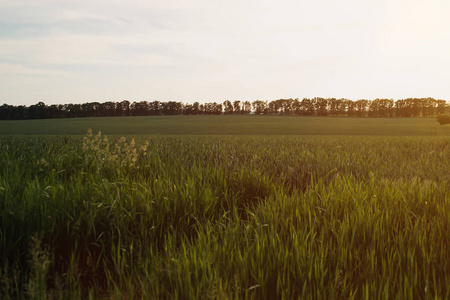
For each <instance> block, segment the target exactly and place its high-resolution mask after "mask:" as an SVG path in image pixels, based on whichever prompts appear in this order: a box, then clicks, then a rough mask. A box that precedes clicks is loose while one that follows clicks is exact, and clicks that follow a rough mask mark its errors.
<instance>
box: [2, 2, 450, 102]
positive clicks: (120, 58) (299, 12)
mask: <svg viewBox="0 0 450 300" xmlns="http://www.w3.org/2000/svg"><path fill="white" fill-rule="evenodd" d="M449 15H450V1H448V0H315V1H312V0H309V1H306V0H278V1H272V0H259V1H257V0H227V1H223V0H222V1H216V0H190V1H186V0H167V1H161V0H159V1H155V0H147V1H132V0H127V1H124V0H89V1H84V0H78V1H71V0H65V1H60V0H58V1H56V0H0V104H3V103H7V104H12V105H31V104H35V103H37V102H39V101H42V102H44V103H46V104H65V103H84V102H93V101H98V102H105V101H122V100H124V99H127V100H130V101H144V100H146V101H154V100H160V101H172V100H174V101H181V102H183V103H193V102H195V101H198V102H200V103H204V102H213V101H216V102H223V101H225V100H245V101H254V100H275V99H280V98H300V99H302V98H305V97H334V98H347V99H351V100H358V99H375V98H389V99H394V100H397V99H403V98H408V97H433V98H436V99H445V100H449V98H450V76H449V75H448V74H449V71H450V18H448V16H449Z"/></svg>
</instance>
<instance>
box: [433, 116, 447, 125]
mask: <svg viewBox="0 0 450 300" xmlns="http://www.w3.org/2000/svg"><path fill="white" fill-rule="evenodd" d="M436 120H437V121H438V122H439V124H440V125H445V124H450V116H449V115H437V116H436Z"/></svg>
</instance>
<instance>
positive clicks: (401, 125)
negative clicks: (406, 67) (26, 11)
mask: <svg viewBox="0 0 450 300" xmlns="http://www.w3.org/2000/svg"><path fill="white" fill-rule="evenodd" d="M87 128H92V130H94V131H95V132H97V131H99V130H101V131H102V132H103V133H104V134H118V135H386V136H389V135H390V136H429V135H438V136H450V125H443V126H440V125H439V123H438V122H437V121H436V119H435V118H345V117H341V118H340V117H295V116H290V117H287V116H252V115H250V116H156V117H155V116H152V117H116V118H111V117H110V118H76V119H50V120H27V121H0V134H3V135H11V134H21V135H23V134H27V135H55V134H57V135H81V134H84V133H85V132H86V129H87Z"/></svg>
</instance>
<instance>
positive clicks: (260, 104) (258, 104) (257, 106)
mask: <svg viewBox="0 0 450 300" xmlns="http://www.w3.org/2000/svg"><path fill="white" fill-rule="evenodd" d="M252 106H253V110H254V111H255V115H260V114H262V113H264V110H265V109H266V106H267V102H265V101H262V100H256V101H253V103H252Z"/></svg>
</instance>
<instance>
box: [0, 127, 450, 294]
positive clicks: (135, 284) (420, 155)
mask: <svg viewBox="0 0 450 300" xmlns="http://www.w3.org/2000/svg"><path fill="white" fill-rule="evenodd" d="M449 149H450V143H449V141H448V138H445V137H426V138H424V137H331V136H324V137H318V136H311V137H306V136H303V137H276V136H274V137H267V136H254V137H230V136H205V137H201V136H198V137H192V136H185V137H183V136H176V137H174V136H166V137H151V138H145V137H137V138H135V139H131V138H127V139H125V138H119V137H108V139H107V138H104V137H102V136H87V137H85V138H84V140H83V139H82V138H81V137H77V136H73V137H14V136H10V137H2V138H0V230H1V231H0V262H1V265H0V292H1V295H0V298H2V299H8V298H37V299H43V298H44V297H48V298H56V299H62V298H70V299H76V298H89V297H91V298H100V297H105V298H117V299H123V298H128V299H133V298H140V297H142V298H145V299H148V298H156V299H159V298H163V299H164V298H165V299H173V298H175V299H176V298H179V299H180V298H182V299H207V298H213V299H217V298H219V299H235V298H240V299H241V298H243V299H245V298H248V299H276V298H285V299H289V298H301V299H380V298H383V299H395V298H403V299H406V298H407V299H419V298H424V299H448V298H449V297H450V288H449V287H450V259H449V256H448V255H449V253H450V235H449V232H450V214H449V211H450V191H449V186H450V174H449V172H448V170H449V169H450V150H449Z"/></svg>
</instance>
